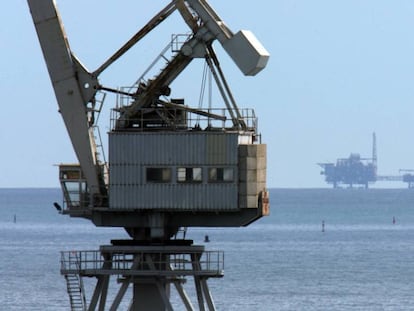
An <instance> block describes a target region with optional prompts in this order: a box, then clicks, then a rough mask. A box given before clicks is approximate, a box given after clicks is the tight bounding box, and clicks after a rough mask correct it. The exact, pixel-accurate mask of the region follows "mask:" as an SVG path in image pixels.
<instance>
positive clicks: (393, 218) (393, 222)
mask: <svg viewBox="0 0 414 311" xmlns="http://www.w3.org/2000/svg"><path fill="white" fill-rule="evenodd" d="M392 224H393V225H395V217H394V216H393V217H392Z"/></svg>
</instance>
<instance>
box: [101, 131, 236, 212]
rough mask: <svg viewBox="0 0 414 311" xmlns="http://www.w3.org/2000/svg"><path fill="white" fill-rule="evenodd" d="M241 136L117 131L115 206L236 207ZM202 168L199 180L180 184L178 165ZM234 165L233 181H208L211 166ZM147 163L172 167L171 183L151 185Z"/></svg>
mask: <svg viewBox="0 0 414 311" xmlns="http://www.w3.org/2000/svg"><path fill="white" fill-rule="evenodd" d="M237 165H238V134H237V133H214V132H170V133H165V132H129V133H125V132H112V133H111V134H110V136H109V170H110V187H109V198H110V205H109V206H110V208H114V209H166V210H194V211H200V210H208V211H227V210H237V209H238V208H239V207H238V186H237V180H238V172H237ZM180 166H184V167H192V166H197V167H202V168H203V182H202V183H200V184H198V183H197V184H195V183H193V184H191V183H182V184H180V183H177V181H176V174H177V172H176V171H177V167H180ZM220 166H225V167H233V168H234V173H235V179H234V182H233V183H216V184H215V183H209V182H208V168H209V167H220ZM147 167H168V168H171V170H172V180H171V182H169V183H146V180H145V179H146V178H145V172H146V168H147Z"/></svg>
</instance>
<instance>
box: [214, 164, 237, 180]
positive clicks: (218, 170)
mask: <svg viewBox="0 0 414 311" xmlns="http://www.w3.org/2000/svg"><path fill="white" fill-rule="evenodd" d="M208 180H209V181H210V182H232V181H234V171H233V168H231V167H215V168H210V169H209V170H208Z"/></svg>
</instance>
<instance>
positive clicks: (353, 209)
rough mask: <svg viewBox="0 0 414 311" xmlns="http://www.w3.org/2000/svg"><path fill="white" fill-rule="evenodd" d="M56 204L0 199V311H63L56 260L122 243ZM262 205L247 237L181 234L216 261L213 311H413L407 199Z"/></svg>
mask: <svg viewBox="0 0 414 311" xmlns="http://www.w3.org/2000/svg"><path fill="white" fill-rule="evenodd" d="M61 201H62V195H61V192H60V190H59V189H0V310H7V311H8V310H42V311H44V310H51V311H52V310H53V311H59V310H70V303H69V297H68V294H67V290H66V283H65V279H64V277H63V276H61V275H60V252H61V251H68V250H70V251H71V250H98V248H99V246H100V245H105V244H109V241H110V240H111V239H125V238H127V235H126V233H125V232H124V230H123V229H121V228H97V227H95V226H94V225H93V224H92V223H90V222H89V221H87V220H84V219H78V218H70V217H68V216H64V215H61V214H59V213H58V211H57V210H56V209H55V208H54V206H53V202H61ZM270 203H271V215H270V216H267V217H263V218H262V219H260V220H258V221H257V222H255V223H253V224H251V225H250V226H248V227H244V228H189V229H188V231H187V238H190V239H193V240H194V243H195V244H197V245H205V247H206V249H207V250H222V251H224V254H225V255H224V267H225V268H224V277H223V278H214V279H209V281H208V284H209V288H210V291H211V294H212V297H213V299H214V303H215V306H216V308H217V310H226V311H227V310H251V311H253V310H254V311H257V310H364V311H365V310H414V189H271V190H270ZM205 235H208V236H209V239H210V242H208V243H207V242H204V237H205ZM185 286H193V283H192V282H187V283H186V284H185ZM86 287H87V286H86ZM190 293H191V291H190ZM171 295H172V301H173V305H174V310H185V309H184V307H183V306H182V305H181V304H180V303H179V300H177V299H176V298H174V295H175V294H174V292H173V291H172V293H171ZM89 298H90V295H89V297H88V299H89ZM192 299H193V304H196V301H195V300H194V297H192ZM120 310H127V306H126V305H125V304H123V305H121V307H120Z"/></svg>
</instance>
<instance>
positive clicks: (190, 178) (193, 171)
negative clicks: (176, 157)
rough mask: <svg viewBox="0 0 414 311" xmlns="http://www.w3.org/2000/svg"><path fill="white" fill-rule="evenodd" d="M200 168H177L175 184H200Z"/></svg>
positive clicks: (201, 177) (201, 178) (201, 179)
mask: <svg viewBox="0 0 414 311" xmlns="http://www.w3.org/2000/svg"><path fill="white" fill-rule="evenodd" d="M202 181H203V176H202V169H201V167H179V168H177V182H202Z"/></svg>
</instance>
